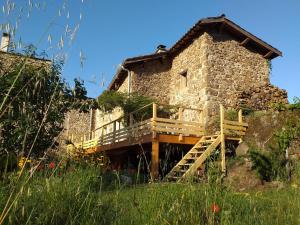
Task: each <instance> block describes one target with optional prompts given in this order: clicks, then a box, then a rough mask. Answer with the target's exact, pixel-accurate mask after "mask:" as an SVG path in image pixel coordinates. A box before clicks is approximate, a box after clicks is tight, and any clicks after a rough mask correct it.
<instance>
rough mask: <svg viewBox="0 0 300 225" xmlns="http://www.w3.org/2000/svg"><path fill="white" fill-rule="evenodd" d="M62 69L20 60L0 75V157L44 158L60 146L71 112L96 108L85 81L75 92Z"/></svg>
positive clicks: (44, 62) (58, 66)
mask: <svg viewBox="0 0 300 225" xmlns="http://www.w3.org/2000/svg"><path fill="white" fill-rule="evenodd" d="M27 55H28V56H30V57H33V56H35V55H33V54H32V51H30V53H27ZM62 65H63V64H62V62H53V63H50V62H46V61H43V62H41V61H36V60H31V59H30V60H29V58H26V57H16V59H15V66H14V67H13V68H10V69H9V71H8V72H7V73H5V74H1V75H0V104H1V107H0V132H1V134H0V157H1V156H3V155H6V154H8V153H14V154H15V155H20V154H24V155H28V154H31V155H33V156H40V155H43V154H44V152H45V151H46V150H47V149H49V148H52V147H54V146H55V145H56V144H57V143H56V141H55V138H56V137H57V136H58V135H59V134H60V132H61V131H62V129H63V121H64V118H65V113H66V112H67V111H68V110H70V109H79V110H81V111H86V110H88V108H90V107H93V106H95V105H94V101H93V100H92V99H89V98H88V97H87V96H86V94H87V92H86V89H85V87H84V86H83V82H82V81H80V80H76V79H75V88H74V89H73V90H72V89H71V88H70V87H69V85H68V84H67V83H66V82H65V80H63V79H62V77H61V68H62Z"/></svg>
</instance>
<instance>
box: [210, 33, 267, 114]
mask: <svg viewBox="0 0 300 225" xmlns="http://www.w3.org/2000/svg"><path fill="white" fill-rule="evenodd" d="M209 34H210V35H209V37H208V41H207V45H208V46H207V50H208V53H207V66H208V71H207V72H208V75H207V92H206V93H207V98H208V99H209V104H208V108H209V112H208V115H209V116H214V115H216V114H218V113H219V104H220V103H221V104H223V105H224V106H225V108H234V107H235V106H236V105H237V102H239V99H238V98H237V95H236V93H239V92H241V91H243V90H248V89H249V88H257V87H261V86H265V85H268V84H269V82H270V80H269V63H268V61H267V60H266V59H265V58H263V56H262V55H260V54H258V53H256V52H254V51H250V50H249V49H247V48H246V47H244V46H241V45H240V43H239V42H238V41H236V40H234V39H233V38H232V37H231V36H230V35H228V34H224V33H219V32H214V31H211V32H210V33H209Z"/></svg>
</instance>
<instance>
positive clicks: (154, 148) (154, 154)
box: [151, 140, 159, 181]
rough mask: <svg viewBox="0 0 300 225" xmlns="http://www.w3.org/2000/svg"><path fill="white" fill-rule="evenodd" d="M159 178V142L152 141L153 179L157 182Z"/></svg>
mask: <svg viewBox="0 0 300 225" xmlns="http://www.w3.org/2000/svg"><path fill="white" fill-rule="evenodd" d="M158 176H159V142H158V140H153V141H152V159H151V179H152V180H153V181H155V180H157V179H158Z"/></svg>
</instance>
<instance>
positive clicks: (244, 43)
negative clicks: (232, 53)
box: [240, 38, 251, 46]
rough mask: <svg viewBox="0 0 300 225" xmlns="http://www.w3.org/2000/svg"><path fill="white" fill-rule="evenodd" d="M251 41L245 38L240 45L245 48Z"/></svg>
mask: <svg viewBox="0 0 300 225" xmlns="http://www.w3.org/2000/svg"><path fill="white" fill-rule="evenodd" d="M250 40H251V39H250V38H246V39H245V40H243V41H242V42H241V43H240V45H241V46H245V45H246V44H247V43H248V42H249V41H250Z"/></svg>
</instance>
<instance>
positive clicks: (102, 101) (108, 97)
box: [97, 91, 155, 121]
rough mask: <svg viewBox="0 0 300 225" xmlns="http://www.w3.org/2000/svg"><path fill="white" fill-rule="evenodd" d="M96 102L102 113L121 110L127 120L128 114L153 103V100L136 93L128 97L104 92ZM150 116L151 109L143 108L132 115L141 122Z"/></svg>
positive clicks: (117, 93) (120, 93)
mask: <svg viewBox="0 0 300 225" xmlns="http://www.w3.org/2000/svg"><path fill="white" fill-rule="evenodd" d="M97 102H98V105H99V108H100V109H101V110H103V111H104V112H112V111H113V110H114V109H115V108H118V107H119V108H121V109H122V110H123V112H124V116H125V118H126V119H128V118H129V113H131V112H135V111H136V110H138V109H140V108H142V107H144V106H145V105H148V104H150V103H152V102H155V100H154V99H152V98H149V97H146V96H143V95H140V94H138V93H131V94H130V95H128V94H127V93H124V92H118V91H104V92H103V93H102V94H101V95H100V96H99V97H98V98H97ZM149 115H152V109H151V107H148V108H145V109H144V110H141V111H139V112H136V113H135V114H134V116H135V118H134V119H135V120H138V121H140V120H142V118H147V117H149Z"/></svg>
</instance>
